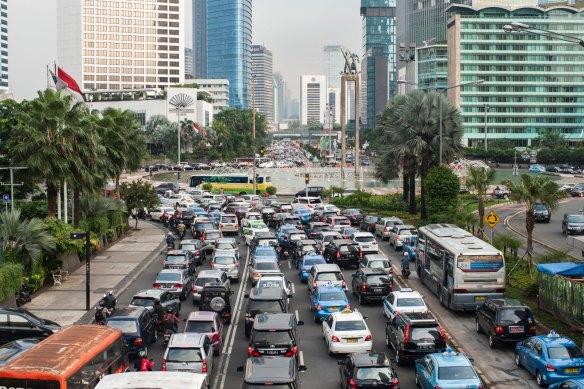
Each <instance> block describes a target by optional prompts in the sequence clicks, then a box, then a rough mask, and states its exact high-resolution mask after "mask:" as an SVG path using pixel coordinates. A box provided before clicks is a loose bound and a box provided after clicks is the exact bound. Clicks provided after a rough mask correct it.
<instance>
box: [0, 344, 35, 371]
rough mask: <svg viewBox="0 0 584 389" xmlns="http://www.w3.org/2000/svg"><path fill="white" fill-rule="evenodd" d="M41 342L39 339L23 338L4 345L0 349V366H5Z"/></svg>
mask: <svg viewBox="0 0 584 389" xmlns="http://www.w3.org/2000/svg"><path fill="white" fill-rule="evenodd" d="M41 340H42V339H40V338H24V339H19V340H13V341H12V342H8V343H6V344H4V345H3V346H2V347H0V366H3V365H5V364H7V363H8V362H10V361H11V360H13V359H14V358H16V357H18V356H19V355H20V354H22V353H23V352H25V351H26V350H28V349H29V348H31V347H33V346H34V345H36V344H37V343H38V342H40V341H41Z"/></svg>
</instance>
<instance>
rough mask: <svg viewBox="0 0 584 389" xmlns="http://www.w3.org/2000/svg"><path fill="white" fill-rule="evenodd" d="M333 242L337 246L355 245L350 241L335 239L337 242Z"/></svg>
mask: <svg viewBox="0 0 584 389" xmlns="http://www.w3.org/2000/svg"><path fill="white" fill-rule="evenodd" d="M333 242H334V244H336V245H337V246H340V245H346V244H350V245H354V244H355V242H353V241H352V240H351V239H337V240H335V241H333Z"/></svg>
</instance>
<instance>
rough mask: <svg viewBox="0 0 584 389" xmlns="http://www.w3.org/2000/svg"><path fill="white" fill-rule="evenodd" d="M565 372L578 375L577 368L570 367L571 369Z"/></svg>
mask: <svg viewBox="0 0 584 389" xmlns="http://www.w3.org/2000/svg"><path fill="white" fill-rule="evenodd" d="M564 372H565V373H573V374H578V368H577V367H570V368H567V369H564Z"/></svg>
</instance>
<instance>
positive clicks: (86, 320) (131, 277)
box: [75, 221, 165, 325]
mask: <svg viewBox="0 0 584 389" xmlns="http://www.w3.org/2000/svg"><path fill="white" fill-rule="evenodd" d="M143 222H146V221H143ZM146 223H149V224H151V225H154V226H155V224H153V223H152V222H146ZM156 228H158V229H159V230H161V231H164V230H163V229H162V228H161V227H158V226H156ZM164 246H165V243H164V241H162V242H161V243H160V244H159V245H158V247H156V248H155V249H154V250H153V251H152V252H151V253H150V254H148V255H147V256H146V258H145V259H144V260H143V261H142V262H140V265H139V266H137V267H136V269H134V270H132V271H131V272H130V273H128V274H127V275H126V276H125V277H124V278H123V279H122V280H121V281H120V282H118V284H117V285H116V286H115V287H114V288H113V289H112V290H113V292H114V296H119V295H120V294H121V293H123V292H125V291H126V290H128V288H129V287H130V285H131V284H132V283H133V282H134V281H136V280H137V279H138V277H139V276H140V275H142V273H143V272H144V270H145V269H146V268H147V267H149V266H150V265H151V264H152V263H153V262H154V260H155V259H157V258H158V256H159V255H161V254H162V253H163V251H164ZM94 309H95V306H93V307H91V309H90V310H89V311H87V312H85V313H84V314H83V316H81V318H80V319H79V320H77V321H76V322H75V325H78V324H93V319H94Z"/></svg>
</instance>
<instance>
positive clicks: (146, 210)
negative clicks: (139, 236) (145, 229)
mask: <svg viewBox="0 0 584 389" xmlns="http://www.w3.org/2000/svg"><path fill="white" fill-rule="evenodd" d="M147 217H148V208H146V207H144V220H146V218H147Z"/></svg>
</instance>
